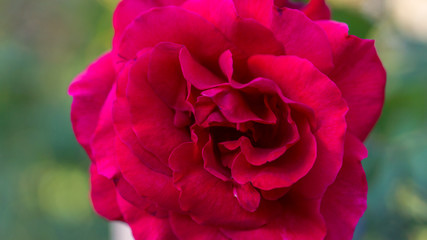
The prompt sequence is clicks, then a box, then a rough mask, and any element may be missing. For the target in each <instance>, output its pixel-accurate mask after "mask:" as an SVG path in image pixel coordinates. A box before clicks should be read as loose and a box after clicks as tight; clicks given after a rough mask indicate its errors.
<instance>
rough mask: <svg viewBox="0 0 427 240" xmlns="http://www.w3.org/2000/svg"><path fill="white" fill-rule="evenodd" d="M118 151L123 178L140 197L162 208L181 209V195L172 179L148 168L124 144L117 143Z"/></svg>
mask: <svg viewBox="0 0 427 240" xmlns="http://www.w3.org/2000/svg"><path fill="white" fill-rule="evenodd" d="M116 149H117V151H118V152H119V153H120V154H118V155H117V161H118V163H119V166H120V170H121V172H122V174H123V177H124V178H125V180H126V181H127V182H128V183H129V184H130V185H132V187H133V188H134V189H135V191H136V192H137V193H138V194H139V195H140V196H142V197H147V198H148V199H152V200H153V201H154V202H156V203H158V204H159V205H160V206H161V207H164V208H167V209H173V210H178V209H179V206H178V194H179V193H178V191H177V190H176V189H175V187H174V186H173V182H172V178H171V177H169V176H166V175H163V174H160V173H157V172H154V171H152V170H150V169H149V168H147V167H146V166H145V165H144V164H143V163H142V161H141V160H140V159H138V158H137V157H136V156H135V155H133V154H132V152H130V150H129V149H128V148H127V146H126V145H124V144H123V143H122V142H120V141H117V142H116Z"/></svg>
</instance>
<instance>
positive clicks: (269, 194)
mask: <svg viewBox="0 0 427 240" xmlns="http://www.w3.org/2000/svg"><path fill="white" fill-rule="evenodd" d="M290 189H291V187H284V188H275V189H272V190H261V194H262V197H263V198H264V199H266V200H271V201H275V200H278V199H280V198H281V197H283V196H285V194H286V193H288V192H289V190H290Z"/></svg>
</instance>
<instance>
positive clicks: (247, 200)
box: [233, 183, 261, 212]
mask: <svg viewBox="0 0 427 240" xmlns="http://www.w3.org/2000/svg"><path fill="white" fill-rule="evenodd" d="M233 194H234V196H235V197H236V198H237V201H239V204H240V206H241V207H242V208H244V209H245V210H247V211H249V212H255V211H256V210H257V208H258V206H259V203H260V200H261V195H260V194H259V192H258V191H257V190H256V189H255V188H254V187H252V185H251V184H250V183H247V184H244V185H240V184H236V186H234V188H233Z"/></svg>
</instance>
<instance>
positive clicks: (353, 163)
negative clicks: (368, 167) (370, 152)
mask: <svg viewBox="0 0 427 240" xmlns="http://www.w3.org/2000/svg"><path fill="white" fill-rule="evenodd" d="M366 156H367V151H366V148H365V147H364V146H363V143H361V142H360V140H358V139H357V138H356V137H354V136H352V135H351V134H347V136H346V142H345V152H344V162H343V166H342V168H341V170H340V172H339V174H338V177H337V179H336V180H335V182H334V183H333V184H332V185H331V186H329V188H328V190H327V191H326V193H325V196H324V197H323V200H322V207H321V211H322V215H323V217H324V218H325V221H326V226H327V228H328V235H327V236H326V239H328V240H341V239H343V240H345V239H352V238H353V233H354V229H355V227H356V225H357V222H358V221H359V219H360V217H361V216H362V215H363V213H364V212H365V210H366V195H367V192H368V185H367V182H366V176H365V172H364V171H363V167H362V164H361V162H360V161H361V160H362V159H364V158H366Z"/></svg>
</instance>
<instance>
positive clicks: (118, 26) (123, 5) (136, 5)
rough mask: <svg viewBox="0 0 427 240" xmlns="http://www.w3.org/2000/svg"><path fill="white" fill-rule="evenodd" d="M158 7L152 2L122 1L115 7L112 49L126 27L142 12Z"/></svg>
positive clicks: (118, 41) (144, 0) (138, 0)
mask: <svg viewBox="0 0 427 240" xmlns="http://www.w3.org/2000/svg"><path fill="white" fill-rule="evenodd" d="M157 6H159V5H158V3H157V2H156V1H152V0H148V1H146V0H123V1H121V2H120V3H119V5H117V8H116V10H115V11H114V15H113V26H114V38H113V47H117V45H118V44H119V43H120V39H121V37H122V35H123V32H124V30H125V29H126V27H127V26H128V25H129V24H130V23H131V22H132V21H133V20H134V19H135V18H136V17H137V16H138V15H139V14H141V13H142V12H144V11H147V10H149V9H150V8H153V7H157Z"/></svg>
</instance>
